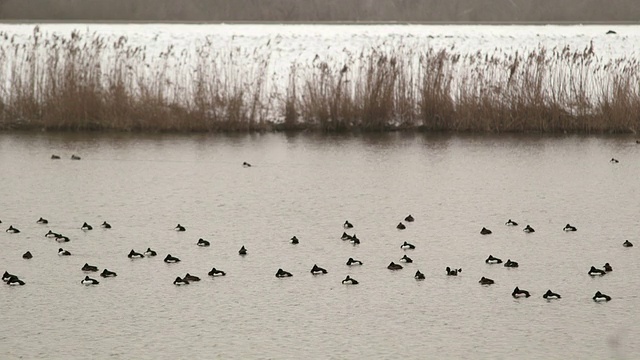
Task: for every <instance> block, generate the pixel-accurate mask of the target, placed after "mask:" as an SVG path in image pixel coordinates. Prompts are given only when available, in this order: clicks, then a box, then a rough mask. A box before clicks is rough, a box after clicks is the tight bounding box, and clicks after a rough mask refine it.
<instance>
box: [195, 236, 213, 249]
mask: <svg viewBox="0 0 640 360" xmlns="http://www.w3.org/2000/svg"><path fill="white" fill-rule="evenodd" d="M196 245H198V246H202V247H207V246H210V245H211V243H210V242H208V241H207V240H205V239H203V238H200V239H198V242H197V243H196Z"/></svg>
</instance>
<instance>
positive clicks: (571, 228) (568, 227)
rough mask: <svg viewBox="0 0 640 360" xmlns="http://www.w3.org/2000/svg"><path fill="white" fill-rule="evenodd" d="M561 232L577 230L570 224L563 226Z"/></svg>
mask: <svg viewBox="0 0 640 360" xmlns="http://www.w3.org/2000/svg"><path fill="white" fill-rule="evenodd" d="M562 230H563V231H567V232H569V231H578V229H577V228H576V227H575V226H571V224H567V225H565V226H564V228H563V229H562Z"/></svg>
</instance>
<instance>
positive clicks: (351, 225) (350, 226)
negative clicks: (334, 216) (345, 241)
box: [342, 220, 353, 229]
mask: <svg viewBox="0 0 640 360" xmlns="http://www.w3.org/2000/svg"><path fill="white" fill-rule="evenodd" d="M342 227H344V228H345V229H351V228H352V227H353V224H352V223H350V222H349V220H347V221H345V222H344V224H343V225H342Z"/></svg>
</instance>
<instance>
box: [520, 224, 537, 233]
mask: <svg viewBox="0 0 640 360" xmlns="http://www.w3.org/2000/svg"><path fill="white" fill-rule="evenodd" d="M522 231H524V232H526V233H532V232H536V231H535V230H533V228H532V227H531V226H529V225H527V226H526V227H525V228H524V229H522Z"/></svg>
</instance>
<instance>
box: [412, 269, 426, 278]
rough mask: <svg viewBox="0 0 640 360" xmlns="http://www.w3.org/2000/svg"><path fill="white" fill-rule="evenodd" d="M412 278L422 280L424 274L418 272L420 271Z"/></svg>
mask: <svg viewBox="0 0 640 360" xmlns="http://www.w3.org/2000/svg"><path fill="white" fill-rule="evenodd" d="M413 278H414V279H416V280H424V274H423V273H421V272H420V270H418V271H416V274H415V275H413Z"/></svg>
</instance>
